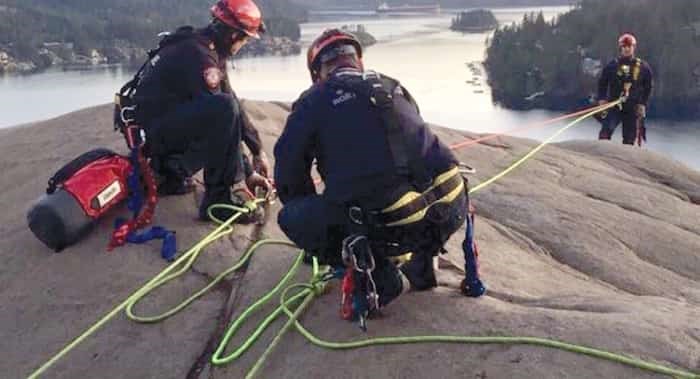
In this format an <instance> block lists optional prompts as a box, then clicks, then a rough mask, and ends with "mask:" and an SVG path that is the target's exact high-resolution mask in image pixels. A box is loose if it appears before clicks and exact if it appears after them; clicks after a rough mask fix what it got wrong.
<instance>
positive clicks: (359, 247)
mask: <svg viewBox="0 0 700 379" xmlns="http://www.w3.org/2000/svg"><path fill="white" fill-rule="evenodd" d="M307 63H308V68H309V70H310V72H311V79H312V81H313V85H312V86H311V87H310V88H309V89H308V90H307V91H305V92H304V93H303V94H302V95H301V96H300V98H299V99H298V100H297V101H296V102H295V103H294V105H293V110H292V112H291V114H290V115H289V117H288V119H287V123H286V126H285V129H284V131H283V133H282V135H281V137H280V139H279V140H278V141H277V144H276V145H275V181H276V186H277V191H278V195H279V198H280V199H281V201H282V202H283V203H284V207H283V209H282V210H281V211H280V213H279V218H278V221H279V224H280V227H281V228H282V230H283V231H284V232H285V233H286V234H287V236H288V237H289V238H290V239H291V240H292V241H294V242H295V243H296V244H297V245H298V246H300V247H301V248H303V249H305V250H306V251H307V252H308V253H311V254H312V255H314V256H316V257H317V258H318V259H319V260H320V261H321V263H325V264H329V265H331V266H334V267H339V266H340V267H342V266H346V267H348V270H355V269H356V270H359V271H364V270H365V269H367V266H370V267H369V268H370V270H369V271H371V273H372V279H373V280H371V284H370V286H371V287H373V288H372V290H376V291H375V293H376V295H378V298H376V299H374V300H376V304H375V307H376V308H378V307H381V306H383V305H386V304H388V303H389V302H390V301H392V300H393V299H395V298H396V297H397V296H399V295H400V294H401V293H402V292H404V291H407V290H409V289H414V290H426V289H429V288H432V287H435V286H437V282H436V279H435V273H434V271H433V256H435V255H437V254H438V252H440V251H441V250H442V248H443V245H444V244H445V242H446V241H447V240H448V239H449V238H450V236H451V235H452V234H453V233H454V232H455V231H457V230H458V229H459V228H460V226H461V225H462V224H464V222H465V219H466V218H467V209H468V199H467V193H466V185H465V181H464V179H463V178H462V176H461V174H460V172H459V167H458V161H457V159H456V158H455V156H454V155H453V154H452V152H451V151H450V150H449V148H448V147H447V146H446V145H444V144H443V143H441V142H440V141H439V140H438V138H437V137H436V136H435V135H434V134H433V133H432V132H431V130H430V129H429V128H428V126H427V125H426V123H425V122H424V121H423V119H422V118H421V116H420V114H419V112H418V107H417V106H416V104H415V102H414V100H413V99H412V97H411V96H410V94H409V93H408V92H407V91H406V89H405V88H404V87H402V86H401V85H400V84H399V82H398V81H396V80H394V79H392V78H390V77H387V76H384V75H382V74H379V73H377V72H373V71H368V70H364V69H363V65H362V48H361V46H360V43H359V42H358V40H357V39H356V38H355V37H354V36H353V35H352V34H348V33H345V32H343V31H340V30H338V29H329V30H326V31H325V32H324V33H323V34H322V35H321V36H320V37H318V38H317V39H316V40H315V41H314V42H313V44H312V45H311V46H310V47H309V50H308V55H307ZM314 160H315V161H316V163H317V165H316V168H317V171H318V172H319V173H320V175H321V177H322V178H323V181H324V182H325V190H324V191H323V193H322V194H317V192H316V188H315V184H314V181H313V179H312V177H311V169H312V165H313V162H314ZM341 252H342V253H341ZM368 252H369V254H368ZM407 252H412V255H411V258H410V260H409V261H408V262H407V263H405V264H403V265H402V266H400V270H399V269H398V268H397V266H395V265H394V263H393V262H392V260H390V259H389V257H390V256H396V255H400V254H404V253H407ZM357 266H361V267H357ZM372 269H373V270H372ZM345 284H346V283H345V280H344V284H343V287H345ZM356 284H357V283H356ZM370 308H371V307H370Z"/></svg>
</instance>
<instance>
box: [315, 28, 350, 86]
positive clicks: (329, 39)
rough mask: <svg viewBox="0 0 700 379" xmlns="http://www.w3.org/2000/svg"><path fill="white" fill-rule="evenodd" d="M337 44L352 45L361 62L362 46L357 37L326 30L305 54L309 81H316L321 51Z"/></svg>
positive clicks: (336, 30)
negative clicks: (309, 75)
mask: <svg viewBox="0 0 700 379" xmlns="http://www.w3.org/2000/svg"><path fill="white" fill-rule="evenodd" d="M339 42H342V43H345V44H350V45H353V46H354V47H355V51H356V52H357V58H358V59H360V61H361V60H362V45H360V41H359V40H358V39H357V37H355V36H354V35H353V34H351V33H348V32H344V31H342V30H340V29H326V30H325V31H324V32H323V33H321V35H320V36H318V38H316V39H315V40H314V42H313V43H311V46H309V50H308V51H307V52H306V66H307V67H308V69H309V72H311V80H313V81H316V79H317V75H318V74H317V72H316V71H317V70H318V65H319V64H318V63H319V62H318V59H319V56H320V55H321V52H322V51H323V49H325V48H327V47H329V46H331V45H333V44H336V43H339Z"/></svg>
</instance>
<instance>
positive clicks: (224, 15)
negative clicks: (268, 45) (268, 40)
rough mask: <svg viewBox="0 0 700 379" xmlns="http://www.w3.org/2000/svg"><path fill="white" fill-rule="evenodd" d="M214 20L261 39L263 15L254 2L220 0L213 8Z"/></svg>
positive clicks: (251, 0) (246, 0) (250, 0)
mask: <svg viewBox="0 0 700 379" xmlns="http://www.w3.org/2000/svg"><path fill="white" fill-rule="evenodd" d="M211 14H212V16H213V17H214V18H216V19H218V20H220V21H221V22H223V23H224V24H226V25H228V26H230V27H232V28H234V29H236V30H240V31H242V32H243V33H245V34H247V35H249V36H251V37H253V38H260V35H259V34H258V32H259V31H260V32H262V31H263V30H262V27H263V26H262V25H263V24H262V15H261V14H260V9H259V8H258V6H257V5H255V3H254V2H253V0H219V1H217V2H216V4H214V5H213V6H212V7H211Z"/></svg>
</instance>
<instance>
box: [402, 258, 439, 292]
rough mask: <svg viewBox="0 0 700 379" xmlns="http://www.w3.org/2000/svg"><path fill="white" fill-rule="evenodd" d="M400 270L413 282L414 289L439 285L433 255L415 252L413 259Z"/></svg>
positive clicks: (420, 289)
mask: <svg viewBox="0 0 700 379" xmlns="http://www.w3.org/2000/svg"><path fill="white" fill-rule="evenodd" d="M400 270H401V272H402V273H403V274H404V275H405V276H406V278H407V279H408V281H409V282H410V283H411V289H413V290H416V291H424V290H428V289H431V288H434V287H437V279H436V278H435V270H434V267H433V257H432V255H429V254H417V253H415V252H414V253H413V254H412V255H411V260H409V261H408V262H406V263H404V264H403V265H401V267H400Z"/></svg>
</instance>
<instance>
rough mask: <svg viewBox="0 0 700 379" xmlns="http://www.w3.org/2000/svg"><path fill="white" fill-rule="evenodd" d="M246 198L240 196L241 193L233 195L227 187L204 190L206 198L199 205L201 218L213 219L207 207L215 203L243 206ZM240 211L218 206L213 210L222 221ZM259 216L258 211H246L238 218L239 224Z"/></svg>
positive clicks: (249, 222)
mask: <svg viewBox="0 0 700 379" xmlns="http://www.w3.org/2000/svg"><path fill="white" fill-rule="evenodd" d="M246 201H247V200H246V199H244V198H242V197H241V196H239V193H235V194H234V195H231V191H230V190H229V189H228V187H226V188H216V189H208V190H206V191H205V192H204V198H203V199H202V202H201V203H200V205H199V219H200V220H202V221H211V219H210V218H209V214H208V213H207V209H209V207H210V206H212V205H214V204H227V205H235V206H237V207H241V208H243V207H244V206H245V203H246ZM237 212H238V211H236V210H233V209H227V208H217V209H214V210H213V211H212V214H213V215H214V217H216V218H217V219H219V220H221V221H226V220H228V219H229V218H231V217H232V216H233V215H235V214H236V213H237ZM258 219H259V217H258V214H257V213H256V212H249V213H244V214H242V215H241V216H239V217H238V218H237V219H236V221H235V222H236V223H237V224H251V223H253V222H256V221H258Z"/></svg>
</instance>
